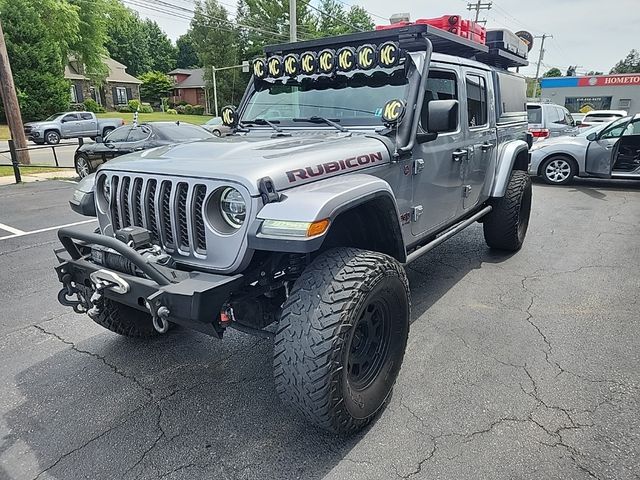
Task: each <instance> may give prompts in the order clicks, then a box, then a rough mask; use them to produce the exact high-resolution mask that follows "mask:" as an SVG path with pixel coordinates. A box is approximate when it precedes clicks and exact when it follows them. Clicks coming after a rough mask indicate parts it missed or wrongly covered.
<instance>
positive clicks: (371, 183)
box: [248, 173, 406, 256]
mask: <svg viewBox="0 0 640 480" xmlns="http://www.w3.org/2000/svg"><path fill="white" fill-rule="evenodd" d="M281 195H282V200H281V201H279V202H273V203H268V204H267V205H265V206H264V207H263V208H262V209H261V210H260V211H259V212H258V215H257V217H256V219H255V220H254V221H253V223H252V224H251V226H250V227H249V231H248V246H249V248H251V249H254V250H267V251H278V252H290V253H310V252H314V251H316V250H319V249H320V248H321V246H322V244H323V242H324V240H325V238H326V237H327V235H328V234H329V232H330V231H331V227H332V225H333V222H334V220H335V219H336V218H337V217H338V216H339V215H340V214H341V213H343V212H345V211H348V210H351V209H353V208H355V207H358V206H361V205H363V204H366V203H368V202H371V201H373V200H380V199H384V200H388V201H389V202H390V204H391V205H393V210H394V211H393V213H394V214H393V218H394V223H395V224H394V225H390V228H392V229H393V230H394V235H397V237H396V238H398V239H399V241H400V242H401V243H402V249H400V248H398V250H399V251H400V250H401V251H402V252H401V253H398V254H397V255H396V256H404V255H406V251H405V249H404V243H403V241H402V233H401V228H400V220H399V213H398V207H397V205H396V202H395V197H394V195H393V191H392V189H391V186H390V185H389V184H388V183H387V182H386V181H385V180H383V179H381V178H378V177H375V176H373V175H369V174H362V173H356V174H351V175H344V176H339V177H333V178H327V179H324V180H320V181H318V182H314V183H310V184H306V185H301V186H300V187H296V188H293V189H290V190H286V191H285V192H283V193H282V194H281ZM327 218H328V219H329V220H330V222H331V223H330V225H329V228H328V229H327V230H326V231H325V232H324V233H323V234H322V235H318V236H316V237H312V238H302V237H301V238H295V237H275V236H266V235H263V234H261V233H260V229H261V226H262V223H263V222H264V220H267V219H269V220H284V221H297V222H314V221H318V220H324V219H327Z"/></svg>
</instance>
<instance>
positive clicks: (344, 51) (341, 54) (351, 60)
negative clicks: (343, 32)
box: [336, 47, 356, 72]
mask: <svg viewBox="0 0 640 480" xmlns="http://www.w3.org/2000/svg"><path fill="white" fill-rule="evenodd" d="M336 57H337V59H338V60H337V65H336V68H337V69H338V71H340V72H349V71H351V70H353V69H354V68H356V50H355V49H354V48H353V47H342V48H341V49H340V50H338V52H337V53H336Z"/></svg>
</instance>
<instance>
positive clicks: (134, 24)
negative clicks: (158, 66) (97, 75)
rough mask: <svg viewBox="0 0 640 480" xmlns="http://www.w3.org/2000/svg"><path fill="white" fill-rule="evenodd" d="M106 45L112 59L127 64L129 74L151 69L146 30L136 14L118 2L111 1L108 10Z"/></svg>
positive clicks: (138, 73)
mask: <svg viewBox="0 0 640 480" xmlns="http://www.w3.org/2000/svg"><path fill="white" fill-rule="evenodd" d="M108 19H109V21H108V27H107V33H108V37H109V39H108V40H107V43H106V47H107V50H108V51H109V55H110V56H111V58H113V59H114V60H116V61H118V62H120V63H122V64H123V65H126V66H127V72H129V73H130V74H131V75H134V76H135V75H140V74H141V73H143V72H148V71H149V70H153V62H152V59H151V55H150V52H149V45H148V43H147V38H146V31H145V27H144V24H143V22H142V21H141V20H140V18H139V17H138V15H137V14H136V13H135V12H133V11H132V10H130V9H129V8H127V7H125V6H124V5H123V4H122V3H120V2H113V3H112V4H111V8H110V10H109V12H108Z"/></svg>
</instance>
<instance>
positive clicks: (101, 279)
mask: <svg viewBox="0 0 640 480" xmlns="http://www.w3.org/2000/svg"><path fill="white" fill-rule="evenodd" d="M89 278H91V281H92V282H93V285H94V292H93V295H91V299H90V300H89V303H90V304H91V308H90V309H89V310H88V311H87V315H89V316H90V317H91V318H93V319H96V318H98V316H99V315H100V314H101V313H102V300H103V299H104V291H105V290H107V289H111V290H113V291H114V292H116V293H120V294H124V293H127V292H128V291H129V288H130V287H129V284H128V283H127V282H126V281H125V280H124V279H123V278H122V277H120V275H118V274H116V273H114V272H111V271H109V270H97V271H95V272H93V273H92V274H91V275H89Z"/></svg>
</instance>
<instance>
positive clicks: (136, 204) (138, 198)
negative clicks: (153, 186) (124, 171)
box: [132, 178, 144, 227]
mask: <svg viewBox="0 0 640 480" xmlns="http://www.w3.org/2000/svg"><path fill="white" fill-rule="evenodd" d="M132 198H133V224H134V225H135V226H137V227H142V226H143V225H144V223H143V220H142V179H141V178H136V179H135V180H134V181H133V197H132Z"/></svg>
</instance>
